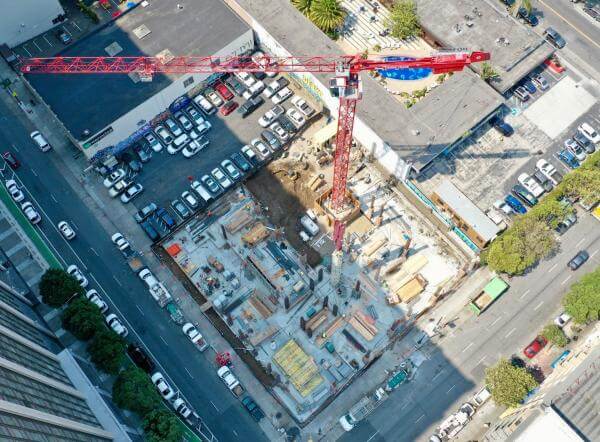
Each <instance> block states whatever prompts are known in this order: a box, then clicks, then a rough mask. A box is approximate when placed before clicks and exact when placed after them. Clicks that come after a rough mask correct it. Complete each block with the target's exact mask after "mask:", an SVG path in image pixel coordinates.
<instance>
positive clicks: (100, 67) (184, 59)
mask: <svg viewBox="0 0 600 442" xmlns="http://www.w3.org/2000/svg"><path fill="white" fill-rule="evenodd" d="M489 59H490V54H489V53H487V52H478V51H475V52H467V51H464V50H457V51H440V52H436V53H433V54H432V55H430V56H427V57H418V58H405V57H385V56H380V57H377V58H373V57H371V58H369V57H368V58H363V57H362V56H361V55H327V56H291V57H279V56H270V55H262V56H259V57H250V56H226V57H217V56H211V57H195V56H177V57H169V58H164V57H50V58H26V59H23V62H22V64H21V66H20V69H21V72H23V73H25V74H130V73H138V74H139V75H140V77H142V78H145V79H148V78H151V76H152V75H153V74H184V73H209V74H212V73H217V72H223V73H232V72H285V73H294V72H295V73H306V72H311V73H330V74H332V75H333V77H332V78H331V80H330V83H329V89H330V92H331V94H332V95H333V96H334V97H337V98H338V99H339V109H338V122H337V134H336V137H335V153H334V161H333V169H334V173H333V189H332V193H331V205H330V207H331V212H332V213H333V217H334V222H333V241H334V243H335V252H334V256H333V258H334V259H333V265H332V280H333V282H334V284H336V285H337V284H339V281H340V278H341V265H342V244H343V239H344V231H345V227H346V225H345V222H344V219H343V216H342V212H343V210H344V208H345V206H346V182H347V178H348V166H349V163H350V148H351V147H352V129H353V127H354V119H355V115H356V104H357V102H358V101H359V100H360V99H361V98H362V84H361V79H360V75H359V74H360V73H361V72H364V71H376V70H386V69H406V68H409V69H410V68H428V69H431V71H432V73H433V74H445V73H449V72H457V71H461V70H462V69H463V68H464V67H465V66H468V65H470V64H471V63H478V62H483V61H486V60H489ZM383 118H385V117H383Z"/></svg>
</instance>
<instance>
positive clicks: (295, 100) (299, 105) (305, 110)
mask: <svg viewBox="0 0 600 442" xmlns="http://www.w3.org/2000/svg"><path fill="white" fill-rule="evenodd" d="M291 102H292V104H293V105H294V106H295V107H296V109H298V110H299V111H300V112H301V113H302V114H304V116H305V117H306V118H310V117H312V116H313V115H314V114H315V112H316V111H315V110H314V109H313V108H312V107H311V106H310V105H309V104H308V103H307V102H306V100H304V98H302V97H301V96H299V95H294V96H293V97H292V100H291Z"/></svg>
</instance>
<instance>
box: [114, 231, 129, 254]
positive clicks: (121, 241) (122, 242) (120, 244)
mask: <svg viewBox="0 0 600 442" xmlns="http://www.w3.org/2000/svg"><path fill="white" fill-rule="evenodd" d="M110 240H111V241H112V243H113V244H114V245H115V246H117V249H119V250H120V251H121V252H122V251H124V250H126V249H128V248H129V247H130V245H129V241H127V240H126V239H125V237H124V236H123V235H122V234H121V233H119V232H116V233H115V234H113V236H111V237H110Z"/></svg>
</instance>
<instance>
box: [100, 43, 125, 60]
mask: <svg viewBox="0 0 600 442" xmlns="http://www.w3.org/2000/svg"><path fill="white" fill-rule="evenodd" d="M104 51H105V52H106V53H107V54H108V55H109V57H114V56H115V55H117V54H118V53H119V52H122V51H123V48H122V47H121V45H120V44H119V43H117V42H116V41H115V42H114V43H111V44H109V45H108V46H107V47H105V48H104Z"/></svg>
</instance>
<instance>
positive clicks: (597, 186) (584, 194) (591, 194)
mask: <svg viewBox="0 0 600 442" xmlns="http://www.w3.org/2000/svg"><path fill="white" fill-rule="evenodd" d="M587 162H588V160H586V162H585V163H583V165H582V167H581V168H580V169H578V170H576V171H575V172H573V173H569V174H568V175H567V176H565V179H564V181H563V187H564V191H565V193H566V194H567V195H572V196H576V197H579V198H581V200H582V202H584V203H588V204H591V203H595V202H597V201H600V169H599V168H597V167H595V168H593V167H591V166H589V165H588V164H587Z"/></svg>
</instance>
